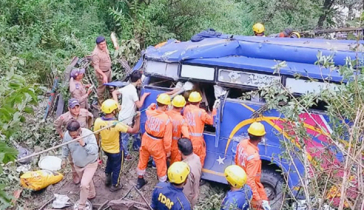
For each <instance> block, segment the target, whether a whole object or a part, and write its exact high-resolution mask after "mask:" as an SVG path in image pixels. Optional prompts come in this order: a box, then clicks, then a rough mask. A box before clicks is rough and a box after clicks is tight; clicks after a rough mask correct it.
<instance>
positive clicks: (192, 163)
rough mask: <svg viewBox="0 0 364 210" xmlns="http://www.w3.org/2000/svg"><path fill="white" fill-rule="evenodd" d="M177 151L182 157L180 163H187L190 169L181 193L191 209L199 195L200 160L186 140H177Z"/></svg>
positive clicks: (189, 141) (189, 142) (190, 143)
mask: <svg viewBox="0 0 364 210" xmlns="http://www.w3.org/2000/svg"><path fill="white" fill-rule="evenodd" d="M178 150H179V151H180V153H181V155H182V161H183V162H185V163H187V165H188V166H189V167H190V174H189V175H188V178H187V183H186V185H185V186H184V187H183V193H184V194H185V195H186V197H187V199H188V201H190V203H191V209H193V207H194V206H195V205H196V203H197V201H198V195H199V193H200V179H201V173H202V172H201V171H202V166H201V161H200V158H199V157H198V156H197V155H196V154H195V153H193V146H192V142H191V140H189V139H187V138H180V139H179V140H178Z"/></svg>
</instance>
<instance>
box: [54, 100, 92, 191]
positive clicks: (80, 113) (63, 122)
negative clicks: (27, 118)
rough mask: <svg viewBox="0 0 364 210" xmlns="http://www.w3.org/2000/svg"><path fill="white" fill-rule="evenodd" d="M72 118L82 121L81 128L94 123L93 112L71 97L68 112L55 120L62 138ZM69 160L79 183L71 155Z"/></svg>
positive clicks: (76, 181) (76, 182)
mask: <svg viewBox="0 0 364 210" xmlns="http://www.w3.org/2000/svg"><path fill="white" fill-rule="evenodd" d="M71 119H75V120H77V122H79V123H80V126H81V128H88V129H90V128H91V126H92V123H93V115H92V114H91V112H89V111H87V110H86V109H81V108H80V103H79V102H78V100H77V99H75V98H71V99H70V100H68V112H66V113H64V114H62V115H61V116H59V117H58V118H57V119H56V121H54V126H55V127H56V131H57V133H58V134H59V136H60V137H61V138H62V139H63V137H64V133H65V131H66V128H67V123H68V122H69V121H70V120H71ZM69 160H70V165H71V168H72V176H73V182H74V183H75V184H78V183H80V179H79V177H78V175H77V173H76V170H75V167H74V165H73V161H72V158H71V156H69Z"/></svg>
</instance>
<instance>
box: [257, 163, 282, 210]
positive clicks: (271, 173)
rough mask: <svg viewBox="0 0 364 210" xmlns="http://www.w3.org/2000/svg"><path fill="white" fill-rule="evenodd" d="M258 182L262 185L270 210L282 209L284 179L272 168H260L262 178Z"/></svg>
mask: <svg viewBox="0 0 364 210" xmlns="http://www.w3.org/2000/svg"><path fill="white" fill-rule="evenodd" d="M260 182H261V183H262V184H263V186H264V189H265V192H266V193H267V197H268V199H269V204H270V206H271V209H276V210H279V209H281V208H282V207H283V201H284V197H283V195H284V194H283V187H284V184H285V182H284V179H283V177H282V176H281V174H280V173H279V172H277V171H275V170H274V169H272V168H263V167H262V177H261V179H260Z"/></svg>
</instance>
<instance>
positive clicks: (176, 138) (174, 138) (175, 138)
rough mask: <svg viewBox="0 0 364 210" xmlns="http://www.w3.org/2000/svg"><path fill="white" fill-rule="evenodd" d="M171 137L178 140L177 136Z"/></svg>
mask: <svg viewBox="0 0 364 210" xmlns="http://www.w3.org/2000/svg"><path fill="white" fill-rule="evenodd" d="M172 139H173V140H178V139H180V138H178V137H176V136H173V137H172Z"/></svg>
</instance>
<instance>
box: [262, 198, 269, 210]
mask: <svg viewBox="0 0 364 210" xmlns="http://www.w3.org/2000/svg"><path fill="white" fill-rule="evenodd" d="M262 207H263V209H264V210H271V208H270V205H269V202H268V201H265V200H263V201H262Z"/></svg>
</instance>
